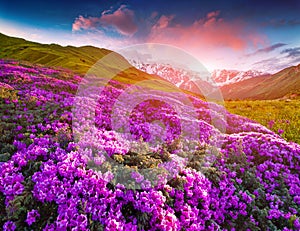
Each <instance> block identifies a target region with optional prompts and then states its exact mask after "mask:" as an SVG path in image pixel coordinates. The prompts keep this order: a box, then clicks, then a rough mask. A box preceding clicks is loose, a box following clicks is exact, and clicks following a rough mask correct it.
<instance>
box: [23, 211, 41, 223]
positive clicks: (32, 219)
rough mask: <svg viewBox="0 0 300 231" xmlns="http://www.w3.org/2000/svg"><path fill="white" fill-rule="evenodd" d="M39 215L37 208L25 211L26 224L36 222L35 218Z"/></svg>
mask: <svg viewBox="0 0 300 231" xmlns="http://www.w3.org/2000/svg"><path fill="white" fill-rule="evenodd" d="M39 217H40V214H39V212H38V211H37V210H35V209H33V210H31V211H30V212H28V213H27V219H26V222H27V224H28V225H31V224H32V223H34V222H36V218H39Z"/></svg>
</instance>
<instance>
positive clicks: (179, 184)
mask: <svg viewBox="0 0 300 231" xmlns="http://www.w3.org/2000/svg"><path fill="white" fill-rule="evenodd" d="M0 73H1V85H0V86H1V87H3V86H5V89H7V90H15V91H16V96H17V97H10V96H8V95H4V94H3V95H1V98H0V107H1V111H0V117H1V126H0V129H1V134H2V136H1V137H0V155H1V164H0V217H1V218H0V226H1V227H2V228H3V230H285V231H288V230H299V229H300V217H299V214H300V197H299V195H300V177H299V172H300V146H299V144H296V143H292V142H286V141H285V140H284V139H282V138H281V137H280V136H279V135H278V134H275V133H273V132H272V131H270V130H268V129H267V128H266V127H263V126H261V125H260V124H257V123H255V122H253V121H250V120H248V119H246V118H242V117H239V116H236V115H232V114H230V113H226V116H227V120H226V121H225V120H222V121H219V123H223V124H224V125H225V126H226V133H222V132H221V131H219V130H218V129H216V128H215V127H214V126H213V124H212V121H211V119H210V116H209V115H210V111H211V110H212V109H211V107H209V105H208V103H207V102H204V101H201V100H199V99H197V98H195V97H190V99H191V102H193V105H194V107H195V108H196V112H197V116H198V120H197V123H198V124H199V127H200V128H201V134H199V140H197V141H195V142H194V143H193V142H189V141H187V140H183V139H182V138H181V137H180V132H181V129H182V128H181V124H180V123H181V122H182V121H181V120H180V117H179V116H178V114H177V113H176V111H174V109H173V108H172V107H171V106H170V105H167V104H164V103H162V102H163V100H162V102H160V101H157V100H156V101H144V102H143V103H141V104H139V105H138V106H137V107H136V108H134V110H133V111H132V115H131V116H130V121H129V124H130V126H129V127H130V133H131V134H133V137H134V139H135V143H134V142H133V144H135V145H136V147H135V146H134V145H132V144H130V143H129V142H128V140H127V139H126V138H127V137H126V136H123V135H124V133H122V131H121V130H120V129H121V128H122V127H121V126H120V127H118V129H119V130H118V129H117V130H114V129H113V127H112V123H111V119H110V117H109V116H110V115H111V111H112V106H113V103H114V102H115V99H116V97H118V96H119V95H120V94H121V93H122V91H123V89H124V88H126V85H124V84H121V83H116V82H112V83H111V85H110V86H108V87H107V89H106V91H104V92H103V95H102V96H101V98H100V99H99V102H98V104H97V105H96V109H95V111H96V113H95V114H96V117H95V118H96V121H95V124H96V126H95V127H94V128H93V129H90V130H88V131H86V130H84V129H86V127H84V126H83V127H82V132H84V134H85V136H83V137H81V139H80V140H78V141H77V140H75V139H74V137H73V131H72V122H74V118H72V112H71V107H72V105H73V103H74V94H75V93H76V90H77V87H78V83H79V82H80V81H81V78H80V77H78V76H76V75H75V76H73V75H72V73H70V72H63V71H57V70H52V69H49V68H45V67H38V66H28V65H27V66H26V67H25V66H22V65H21V64H17V63H16V62H9V61H1V62H0ZM117 86H118V88H117ZM83 100H84V99H83ZM82 103H84V101H82ZM158 108H160V110H158ZM187 110H188V108H187ZM86 113H87V115H84V118H88V116H89V115H88V111H87V112H86ZM215 113H217V111H215ZM75 114H76V112H75ZM121 119H122V118H121ZM156 120H159V121H161V124H159V123H158V124H155V125H153V124H152V122H153V121H156ZM77 122H78V123H81V122H82V121H77ZM119 122H121V121H119ZM117 125H118V124H117ZM151 126H152V127H151ZM79 127H80V126H79ZM163 127H164V128H165V129H163ZM152 132H153V133H152ZM155 132H156V133H155ZM162 132H165V137H164V138H165V141H166V142H165V143H164V144H163V145H158V146H157V147H149V146H147V142H150V141H151V140H155V139H159V138H160V137H159V134H162ZM75 135H76V134H75ZM153 137H154V138H153ZM141 145H144V146H143V148H141ZM99 150H102V151H103V152H99ZM109 159H110V160H113V161H108V160H109ZM91 162H92V163H91ZM208 163H209V164H208ZM120 168H121V170H120ZM143 169H150V171H149V172H148V173H147V174H148V175H147V174H146V173H145V172H142V170H143ZM151 170H153V171H151ZM156 171H161V172H158V173H157V172H156ZM164 171H168V172H172V174H171V176H172V177H169V178H164V177H162V178H159V176H163V173H164ZM144 173H145V174H144ZM156 173H157V174H156ZM149 176H153V177H149ZM156 177H157V180H158V181H157V182H159V183H157V182H156V183H155V182H153V181H152V180H153V179H154V180H155V179H156ZM125 181H128V182H129V183H128V182H127V183H126V185H130V184H132V187H131V188H130V187H125ZM122 182H123V183H124V184H122ZM137 185H139V187H137Z"/></svg>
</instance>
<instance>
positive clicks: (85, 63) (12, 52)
mask: <svg viewBox="0 0 300 231" xmlns="http://www.w3.org/2000/svg"><path fill="white" fill-rule="evenodd" d="M111 52H112V51H110V50H106V49H100V48H96V47H92V46H83V47H73V46H66V47H63V46H60V45H57V44H50V45H48V44H40V43H35V42H31V41H27V40H25V39H21V38H14V37H9V36H6V35H4V34H1V33H0V58H9V59H16V60H24V61H28V62H30V63H38V64H43V65H47V66H54V67H63V68H67V69H71V70H73V71H75V72H78V73H80V74H84V73H86V72H87V71H88V70H89V68H90V67H91V66H92V65H94V64H95V63H96V62H97V61H98V60H99V59H101V58H102V57H104V56H105V55H107V54H109V53H111Z"/></svg>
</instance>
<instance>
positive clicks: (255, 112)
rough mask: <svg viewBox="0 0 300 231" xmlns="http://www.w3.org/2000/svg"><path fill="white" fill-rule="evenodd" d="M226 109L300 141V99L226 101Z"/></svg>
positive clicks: (289, 139) (290, 138) (283, 135)
mask: <svg viewBox="0 0 300 231" xmlns="http://www.w3.org/2000/svg"><path fill="white" fill-rule="evenodd" d="M225 107H226V109H227V110H228V111H229V112H231V113H234V114H238V115H241V116H245V117H248V118H249V119H252V120H254V121H257V122H259V123H260V124H262V125H264V126H266V127H268V128H269V129H271V130H272V131H274V132H276V133H280V131H279V132H278V130H280V129H282V130H283V133H282V134H281V136H282V137H283V138H284V139H286V140H287V141H293V142H296V143H300V100H299V99H298V100H255V101H250V100H249V101H248V100H244V101H226V102H225ZM281 132H282V131H281Z"/></svg>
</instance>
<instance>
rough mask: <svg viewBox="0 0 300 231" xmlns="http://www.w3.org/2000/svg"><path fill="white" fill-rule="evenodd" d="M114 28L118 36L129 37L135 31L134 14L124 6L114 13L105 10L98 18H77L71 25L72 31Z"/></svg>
mask: <svg viewBox="0 0 300 231" xmlns="http://www.w3.org/2000/svg"><path fill="white" fill-rule="evenodd" d="M110 26H112V27H114V28H115V29H116V30H117V31H118V32H119V33H120V34H123V35H127V36H131V35H133V34H135V32H136V31H137V25H136V24H135V22H134V12H133V11H132V10H130V9H128V8H127V7H126V6H125V5H121V6H120V7H119V9H117V10H116V11H114V12H113V11H112V10H105V11H103V12H102V14H101V16H100V17H87V18H85V17H83V16H81V15H80V16H79V17H78V18H76V19H75V22H74V23H73V25H72V30H73V31H78V30H81V29H84V30H88V29H97V28H99V27H110Z"/></svg>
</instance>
